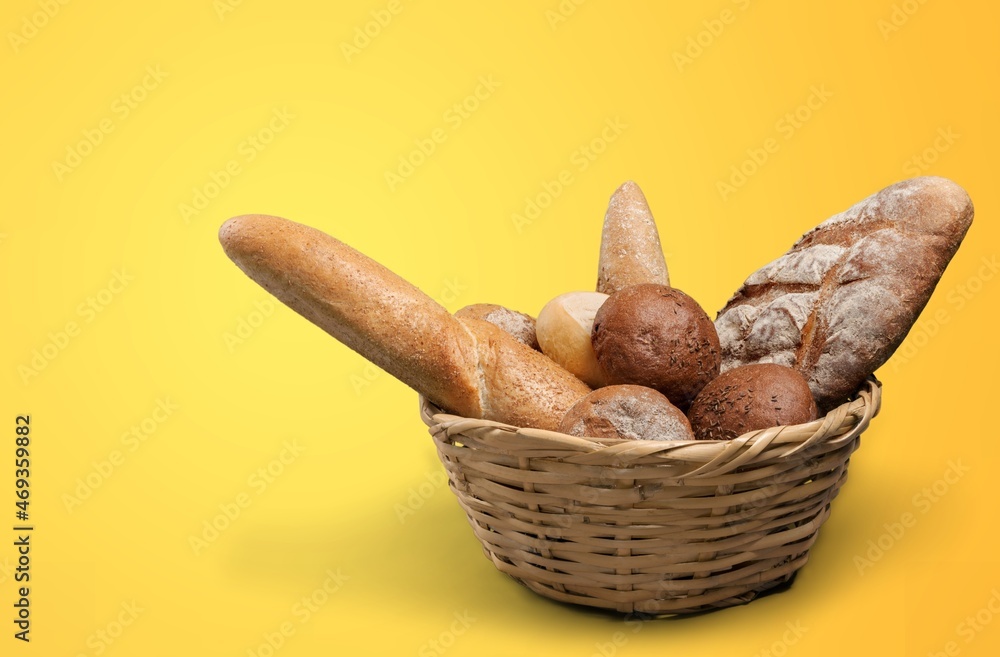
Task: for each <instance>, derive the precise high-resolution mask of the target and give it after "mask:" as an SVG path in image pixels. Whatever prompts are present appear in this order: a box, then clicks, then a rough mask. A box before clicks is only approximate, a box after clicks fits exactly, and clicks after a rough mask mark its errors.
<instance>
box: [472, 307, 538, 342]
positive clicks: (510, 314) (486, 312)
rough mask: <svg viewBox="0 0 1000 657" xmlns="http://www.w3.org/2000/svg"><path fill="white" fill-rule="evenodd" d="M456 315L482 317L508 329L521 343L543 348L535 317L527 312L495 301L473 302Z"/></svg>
mask: <svg viewBox="0 0 1000 657" xmlns="http://www.w3.org/2000/svg"><path fill="white" fill-rule="evenodd" d="M455 317H472V318H474V319H481V320H483V321H484V322H489V323H490V324H492V325H493V326H496V327H497V328H500V329H502V330H504V331H506V332H507V333H509V334H510V335H511V336H512V337H513V338H514V339H515V340H517V341H518V342H520V343H521V344H526V345H528V346H529V347H531V348H532V349H535V350H536V351H538V350H540V349H541V348H540V347H539V346H538V338H537V336H536V335H535V318H534V317H532V316H531V315H528V314H527V313H522V312H518V311H516V310H511V309H510V308H507V307H506V306H500V305H498V304H495V303H473V304H470V305H468V306H465V307H464V308H459V309H458V310H456V311H455Z"/></svg>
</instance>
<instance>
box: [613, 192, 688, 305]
mask: <svg viewBox="0 0 1000 657" xmlns="http://www.w3.org/2000/svg"><path fill="white" fill-rule="evenodd" d="M640 283H657V284H659V285H670V275H669V272H668V271H667V262H666V260H664V259H663V248H662V247H661V246H660V234H659V232H658V231H657V230H656V222H655V221H653V213H652V212H650V210H649V204H648V203H647V202H646V197H645V196H644V195H643V193H642V190H641V189H639V185H637V184H635V183H634V182H632V181H631V180H629V181H628V182H626V183H624V184H623V185H622V186H621V187H619V188H618V189H617V190H615V193H614V194H612V195H611V200H610V201H609V202H608V211H607V213H605V215H604V227H603V230H602V232H601V255H600V261H599V263H598V266H597V291H598V292H601V293H603V294H614V293H615V292H617V291H618V290H621V289H622V288H626V287H628V286H630V285H638V284H640Z"/></svg>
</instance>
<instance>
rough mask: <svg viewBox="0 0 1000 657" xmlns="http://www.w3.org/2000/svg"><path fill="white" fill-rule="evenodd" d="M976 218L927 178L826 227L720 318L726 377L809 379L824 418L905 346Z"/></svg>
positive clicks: (954, 194) (946, 187)
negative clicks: (743, 371) (779, 368)
mask: <svg viewBox="0 0 1000 657" xmlns="http://www.w3.org/2000/svg"><path fill="white" fill-rule="evenodd" d="M972 216H973V207H972V201H971V200H970V199H969V195H968V194H966V192H965V190H963V189H962V188H961V187H959V186H958V185H957V184H955V183H954V182H952V181H950V180H947V179H945V178H939V177H931V176H927V177H921V178H913V179H910V180H905V181H902V182H899V183H896V184H894V185H891V186H889V187H886V188H885V189H883V190H882V191H880V192H878V193H876V194H874V195H872V196H870V197H868V198H866V199H865V200H863V201H861V202H860V203H857V204H856V205H854V206H853V207H851V208H849V209H848V210H846V211H844V212H842V213H840V214H837V215H835V216H833V217H831V218H830V219H828V220H826V221H825V222H823V223H822V224H820V225H819V226H817V227H816V228H814V229H813V230H811V231H810V232H808V233H806V234H805V235H804V236H803V237H802V239H800V240H799V241H798V242H796V243H795V245H794V246H792V248H791V250H790V251H788V253H786V254H785V255H783V256H781V257H780V258H778V259H777V260H774V261H773V262H771V263H770V264H768V265H765V266H764V267H762V268H761V269H759V270H758V271H757V272H755V273H753V274H751V275H750V277H749V278H748V279H747V280H746V282H745V283H744V284H743V286H742V287H741V288H740V289H739V290H738V291H737V292H736V294H735V295H734V296H733V297H732V298H731V299H730V300H729V302H728V303H727V304H726V305H725V307H724V308H723V309H722V310H721V311H719V315H718V317H717V318H716V320H715V327H716V329H717V331H718V333H719V341H720V343H721V346H722V371H724V372H725V371H727V370H729V369H731V368H733V367H736V366H738V365H745V364H749V363H778V364H780V365H787V366H790V367H794V368H795V369H797V370H799V371H800V372H801V373H802V374H803V375H804V376H805V377H806V380H807V381H808V382H809V388H810V389H811V390H812V393H813V396H814V397H815V399H816V403H817V404H818V405H819V407H820V409H821V410H829V409H830V408H832V407H833V406H836V405H837V404H840V403H841V402H843V401H845V400H846V399H847V398H848V396H849V395H850V394H851V393H853V392H854V391H855V390H856V389H857V388H858V387H859V386H860V385H861V383H862V382H863V381H864V380H865V378H866V377H868V375H870V374H872V373H873V372H874V371H875V370H876V369H878V368H879V367H880V366H881V365H882V364H883V363H885V361H886V360H888V358H889V357H890V356H891V355H892V353H893V352H894V351H895V350H896V347H898V346H899V344H900V343H901V342H902V341H903V338H905V337H906V334H907V332H908V331H909V330H910V327H911V326H912V325H913V323H914V322H915V321H916V319H917V316H918V315H919V314H920V311H921V310H922V309H923V308H924V306H925V305H926V304H927V301H928V300H929V299H930V296H931V293H932V292H933V291H934V287H935V286H936V285H937V282H938V279H939V278H940V277H941V274H942V273H944V269H945V267H946V266H947V264H948V262H949V261H950V260H951V258H952V256H953V255H954V254H955V252H956V251H957V250H958V246H959V244H961V242H962V238H963V237H964V236H965V233H966V231H967V230H968V229H969V226H970V224H971V223H972Z"/></svg>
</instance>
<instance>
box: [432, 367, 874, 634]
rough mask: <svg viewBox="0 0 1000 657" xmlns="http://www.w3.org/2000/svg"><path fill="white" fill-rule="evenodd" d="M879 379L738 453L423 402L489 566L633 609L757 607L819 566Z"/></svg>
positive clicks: (749, 438)
mask: <svg viewBox="0 0 1000 657" xmlns="http://www.w3.org/2000/svg"><path fill="white" fill-rule="evenodd" d="M880 399H881V386H880V384H879V383H878V381H876V380H875V379H869V380H868V381H867V382H866V383H865V384H864V385H863V386H862V388H861V390H860V391H859V392H858V394H857V396H856V398H855V399H854V400H852V401H850V402H847V403H845V404H843V405H842V406H840V407H838V408H836V409H834V410H832V411H831V412H829V413H828V414H827V415H826V416H825V417H823V418H821V419H819V420H816V421H814V422H809V423H806V424H799V425H793V426H784V427H774V428H771V429H765V430H761V431H755V432H751V433H748V434H745V435H743V436H740V437H739V438H736V439H734V440H731V441H642V440H608V439H601V440H597V439H592V438H578V437H574V436H568V435H565V434H561V433H556V432H552V431H543V430H540V429H528V428H517V427H513V426H510V425H505V424H501V423H498V422H490V421H487V420H474V419H468V418H461V417H458V416H454V415H448V414H445V413H442V412H441V411H440V409H438V408H436V407H435V406H433V405H432V404H430V403H429V402H427V401H426V400H424V399H421V417H422V419H423V421H424V422H425V423H426V424H427V426H428V427H429V429H430V433H431V435H432V436H433V439H434V442H435V445H436V446H437V450H438V455H439V456H440V458H441V461H442V463H443V464H444V466H445V469H446V470H447V473H448V480H449V486H450V488H451V489H452V491H453V492H454V493H455V495H456V496H457V498H458V501H459V504H460V505H461V506H462V508H463V509H464V510H465V512H466V514H467V516H468V519H469V522H470V524H471V525H472V529H473V531H474V532H475V535H476V537H477V538H478V539H479V541H480V542H481V543H482V545H483V550H484V552H485V553H486V556H487V557H488V558H489V559H490V560H491V561H492V562H493V564H494V565H495V566H496V567H497V568H498V569H499V570H500V571H502V572H504V573H507V574H509V575H511V576H512V577H514V578H515V579H516V580H518V581H519V582H521V583H522V584H524V585H525V586H527V587H528V588H529V589H531V590H532V591H535V592H536V593H539V594H540V595H543V596H546V597H549V598H553V599H555V600H559V601H562V602H569V603H575V604H581V605H587V606H591V607H600V608H604V609H610V610H616V611H618V612H623V613H643V614H653V615H657V614H683V613H694V612H701V611H707V610H711V609H716V608H721V607H728V606H732V605H737V604H744V603H746V602H749V601H750V600H752V599H753V598H754V597H756V596H757V595H759V594H760V593H762V592H764V591H766V590H768V589H770V588H773V587H775V586H778V585H780V584H782V583H784V582H786V581H788V580H789V579H790V578H791V577H792V575H793V574H794V573H795V572H796V571H797V570H798V569H799V568H801V567H802V566H803V564H805V562H806V560H807V559H808V556H809V548H810V547H811V546H812V544H813V543H814V542H815V540H816V537H817V532H818V531H819V528H820V526H821V525H822V524H823V522H824V521H825V520H826V519H827V517H828V516H829V514H830V502H831V501H832V500H833V498H834V497H835V496H836V495H837V492H838V491H839V490H840V487H841V486H842V485H843V483H844V481H845V479H846V478H847V466H848V463H849V460H850V456H851V454H852V453H853V452H854V450H855V449H857V447H858V445H859V442H860V436H861V433H862V432H863V431H864V430H865V428H866V427H867V426H868V423H869V422H870V420H871V419H872V417H874V416H875V414H876V413H877V412H878V410H879V405H880Z"/></svg>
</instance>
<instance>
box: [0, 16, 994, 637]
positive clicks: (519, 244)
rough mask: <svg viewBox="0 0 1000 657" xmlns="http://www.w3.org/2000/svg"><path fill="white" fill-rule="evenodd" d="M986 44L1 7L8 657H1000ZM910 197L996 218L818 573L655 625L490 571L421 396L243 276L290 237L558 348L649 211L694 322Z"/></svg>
mask: <svg viewBox="0 0 1000 657" xmlns="http://www.w3.org/2000/svg"><path fill="white" fill-rule="evenodd" d="M998 21H1000V12H998V10H997V9H996V7H995V5H994V4H993V3H987V2H975V1H972V0H964V1H955V2H947V3H945V2H926V1H923V0H879V1H876V2H871V1H864V2H862V1H861V0H850V1H846V2H837V3H806V2H793V1H792V0H783V1H772V2H763V1H759V0H710V1H706V2H692V3H653V2H643V3H639V2H628V3H611V2H606V1H602V0H588V1H583V0H562V2H560V1H559V0H548V1H547V2H537V3H534V2H510V3H466V2H458V1H448V2H413V1H410V0H392V1H391V2H390V1H389V0H385V1H381V0H374V1H369V2H338V3H330V5H329V6H323V5H321V4H320V3H306V2H285V3H275V2H264V1H263V0H200V1H198V2H191V1H185V2H172V3H135V2H121V1H118V0H103V1H101V2H82V1H77V0H72V1H69V0H12V1H10V2H6V3H4V6H3V10H2V11H0V27H2V30H3V33H4V34H5V39H4V44H3V45H2V46H0V61H2V65H0V88H2V89H3V98H4V102H3V103H2V116H3V123H2V125H3V128H4V152H3V158H2V164H0V167H2V175H0V198H2V199H3V200H4V201H5V203H6V209H5V211H4V213H3V216H2V217H0V276H2V281H3V282H2V285H0V295H2V296H0V303H2V307H3V309H4V311H3V318H2V320H0V322H2V327H3V341H2V344H3V367H2V377H0V385H2V388H0V434H5V435H7V438H6V439H4V440H2V441H0V445H2V447H0V455H2V458H0V463H3V464H4V465H3V466H2V467H0V609H2V610H3V611H2V613H0V621H2V623H0V627H3V628H5V629H4V635H3V636H2V637H0V646H2V651H0V652H2V654H3V655H44V656H46V657H50V656H56V655H65V656H67V657H75V656H78V655H86V656H94V657H96V656H97V655H103V654H106V655H112V656H113V655H143V656H144V657H157V656H160V655H186V654H193V655H202V654H203V655H240V656H244V655H260V656H261V657H266V656H267V655H271V654H277V655H282V656H287V657H293V656H296V655H303V656H304V655H326V654H344V655H441V654H448V655H454V656H456V657H457V656H459V655H477V656H490V655H497V656H499V655H505V656H506V655H536V654H537V655H575V656H579V657H590V656H591V655H595V654H596V655H602V657H608V656H609V655H611V654H618V655H630V656H632V655H634V656H636V657H638V656H640V655H664V654H683V655H721V654H732V655H742V654H745V655H755V654H767V653H768V652H769V653H770V654H774V655H782V654H789V655H792V654H797V655H827V654H829V655H840V654H880V655H920V656H923V655H927V654H942V653H943V654H952V655H954V654H961V655H993V654H996V650H997V648H998V646H1000V617H997V615H996V614H997V612H1000V594H998V589H1000V563H998V560H997V552H996V545H997V541H998V539H1000V530H998V529H997V527H996V517H997V511H996V505H995V502H994V501H991V500H995V499H996V492H995V484H996V481H997V472H998V470H1000V453H998V449H997V444H996V440H995V438H996V429H995V426H994V424H995V423H994V421H993V419H994V408H995V405H996V400H995V395H996V390H997V389H996V384H995V381H996V377H995V373H996V372H997V369H998V362H997V347H996V337H995V336H996V324H995V322H996V321H997V316H996V313H995V308H996V306H997V301H998V290H1000V282H997V280H996V276H995V274H996V257H997V249H998V239H997V238H998V230H997V228H996V222H995V217H996V216H997V209H998V203H1000V193H998V190H997V187H996V184H995V177H996V174H997V171H996V166H995V164H994V162H995V160H994V158H995V156H996V153H997V151H998V148H1000V143H998V139H997V131H996V126H995V124H994V123H993V122H995V121H996V117H997V115H998V110H1000V106H998V98H1000V95H998V91H997V85H996V75H997V71H998V70H1000V48H998V46H997V39H996V26H997V24H998ZM740 169H742V170H743V171H742V172H741V173H734V171H736V172H739V171H740ZM920 173H930V174H935V175H943V176H947V177H950V178H952V179H954V180H955V181H957V182H959V183H960V184H962V185H963V186H964V187H965V188H966V189H967V190H968V191H969V193H970V195H971V197H972V199H973V200H974V202H975V204H976V219H975V222H974V223H973V226H972V229H971V230H970V232H969V235H968V237H967V239H966V241H965V243H964V244H963V246H962V247H961V249H960V251H959V253H958V255H957V256H956V258H955V260H954V261H953V262H952V264H951V265H950V267H949V269H948V271H947V272H946V274H945V276H944V278H943V279H942V281H941V283H940V285H939V287H938V290H937V292H936V293H935V295H934V297H933V298H932V299H931V301H930V304H929V305H928V307H927V309H926V310H925V312H924V315H923V317H922V319H921V321H920V323H919V324H918V326H917V328H916V329H914V331H913V332H912V333H911V335H910V337H909V338H908V339H907V342H906V343H904V345H903V347H902V348H901V350H900V352H897V354H896V356H895V357H894V359H893V361H891V362H890V363H889V364H887V365H886V366H885V367H883V368H882V370H881V371H880V372H879V375H880V377H881V378H882V380H883V382H884V406H883V412H882V414H881V415H880V417H878V418H877V420H876V421H875V422H874V424H873V426H872V427H871V429H870V430H869V431H868V432H867V433H866V434H865V437H864V439H863V442H862V446H861V449H860V451H859V452H857V453H856V454H855V457H854V459H853V461H852V465H851V476H850V480H849V482H848V483H847V485H846V486H845V488H844V490H843V491H842V493H841V495H840V496H839V497H838V498H837V500H836V502H835V504H834V508H833V515H832V517H831V519H830V520H829V522H828V523H827V524H826V525H825V526H824V528H823V530H822V532H821V536H820V539H819V541H818V543H817V544H816V546H815V547H814V548H813V551H812V556H811V559H810V561H809V563H808V565H807V566H806V567H805V568H804V570H803V571H802V572H801V574H800V576H799V578H798V579H797V581H796V583H795V585H794V586H793V587H792V588H791V589H790V590H789V591H786V592H784V593H781V594H780V595H776V596H771V597H767V598H764V599H761V600H758V601H755V602H753V603H752V604H750V605H748V606H745V607H740V608H734V609H729V610H725V611H720V612H717V613H712V614H708V615H705V616H700V617H696V618H690V619H684V620H679V621H665V622H656V623H648V624H636V623H631V624H629V623H623V622H622V620H621V619H617V618H615V617H613V616H609V615H604V614H598V613H594V612H590V611H587V610H582V609H576V608H571V607H567V606H562V605H557V604H555V603H552V602H549V601H547V600H544V599H542V598H539V597H537V596H535V595H534V594H531V593H530V592H528V591H527V590H526V589H523V588H521V587H520V586H518V585H517V584H515V583H514V582H513V581H511V580H510V579H508V578H506V577H505V576H503V575H501V574H499V573H498V572H496V571H495V569H494V568H493V566H492V565H491V564H490V563H489V562H488V561H487V560H486V559H485V558H484V557H483V555H482V553H481V550H480V548H479V545H478V544H477V543H476V541H475V539H474V538H473V536H472V533H471V531H470V530H469V527H468V525H467V523H466V520H465V518H464V516H463V514H462V513H461V511H460V509H459V507H458V505H457V504H456V502H455V500H454V499H453V498H452V496H451V494H450V493H449V492H448V491H447V488H446V487H443V486H442V485H441V481H442V471H443V470H442V468H441V466H440V465H439V464H438V462H437V461H436V457H435V454H434V451H433V448H432V444H431V441H430V438H429V436H428V435H427V433H426V430H425V428H424V426H423V424H422V423H421V422H420V420H419V417H418V414H417V398H416V394H415V393H414V392H413V391H411V390H409V389H408V388H406V387H405V386H403V385H402V384H400V383H398V382H397V381H395V380H394V379H393V378H392V377H390V376H389V375H387V374H384V373H381V372H379V371H378V370H375V369H374V368H372V367H371V366H368V365H367V363H366V361H364V360H363V359H362V358H360V357H359V356H357V355H355V354H354V353H353V352H350V351H349V350H348V349H346V348H345V347H343V346H342V345H340V344H338V343H337V342H335V341H334V340H333V339H331V338H329V337H328V336H327V335H325V334H324V333H322V332H321V331H319V330H318V329H316V328H314V327H312V326H311V325H309V324H308V323H307V322H306V321H305V320H303V319H301V318H299V317H298V316H297V315H295V314H294V313H292V312H291V311H289V310H287V309H285V308H284V307H282V306H280V305H279V304H277V303H274V302H273V301H271V300H270V299H269V298H268V296H267V295H266V293H264V292H263V291H262V290H261V289H260V288H258V287H257V286H256V285H255V284H253V283H252V282H251V281H249V280H248V279H246V278H245V277H244V276H243V275H242V274H241V273H240V272H239V271H238V270H237V269H236V268H235V267H234V266H233V265H232V264H231V263H230V262H229V261H228V260H227V259H226V258H225V256H224V255H223V253H222V250H221V249H220V247H219V245H218V242H217V239H216V231H217V229H218V227H219V225H220V224H221V223H222V222H223V221H224V220H225V219H226V218H228V217H230V216H233V215H237V214H242V213H248V212H257V213H270V214H277V215H281V216H286V217H288V218H291V219H294V220H297V221H300V222H303V223H307V224H311V225H313V226H316V227H319V228H321V229H323V230H325V231H327V232H329V233H331V234H333V235H335V236H337V237H339V238H340V239H342V240H344V241H346V242H348V243H349V244H351V245H353V246H355V247H356V248H358V249H360V250H361V251H363V252H364V253H366V254H368V255H370V256H372V257H373V258H375V259H377V260H379V261H380V262H382V263H384V264H386V265H387V266H389V267H390V268H392V269H393V270H395V271H396V272H398V273H400V274H401V275H403V276H404V277H406V278H407V279H409V280H410V281H412V282H414V283H415V284H417V285H418V286H420V287H421V288H422V289H423V290H425V291H427V292H428V293H429V294H430V295H431V296H433V297H435V298H436V299H438V300H439V301H441V302H442V303H443V304H445V305H446V306H447V307H448V308H449V309H451V310H456V309H458V308H459V307H461V306H463V305H466V304H468V303H473V302H478V301H488V302H495V303H502V304H506V305H508V306H511V307H513V308H517V309H520V310H523V311H526V312H530V313H536V312H537V311H538V310H539V309H540V308H541V306H542V305H543V304H544V303H545V302H546V301H547V300H548V299H549V298H551V297H553V296H555V295H557V294H559V293H562V292H565V291H568V290H573V289H589V288H591V287H592V285H593V282H594V280H595V276H596V272H595V267H596V256H597V249H598V243H599V229H600V223H601V220H602V218H603V213H604V210H605V207H606V203H607V199H608V196H609V195H610V194H611V192H612V191H613V190H614V189H615V187H616V186H617V185H619V184H620V183H621V182H623V181H625V180H627V179H634V180H635V181H637V182H638V183H639V184H640V186H641V187H642V188H643V190H644V191H645V193H646V195H647V197H648V199H649V202H650V204H651V206H652V209H653V212H654V214H655V216H656V217H657V221H658V225H659V229H660V231H661V235H662V238H663V243H664V248H665V250H666V252H667V255H668V261H669V265H670V269H671V278H672V279H673V282H674V284H675V285H676V286H677V287H679V288H681V289H683V290H685V291H686V292H688V293H689V294H691V295H693V296H694V297H695V298H696V299H698V300H699V301H700V302H701V303H702V305H703V306H704V307H705V308H706V309H707V310H708V311H709V313H710V314H712V315H713V316H714V312H715V311H716V310H718V309H719V308H720V307H721V306H722V305H723V304H724V302H725V301H726V299H727V298H728V296H729V295H730V294H731V293H732V292H733V291H734V290H735V288H736V287H737V286H738V285H739V284H740V283H741V282H742V280H743V279H744V278H745V277H746V275H747V274H749V273H750V272H751V271H753V270H754V269H756V268H757V267H759V266H760V265H762V264H763V263H765V262H767V261H769V260H771V259H773V258H774V257H776V256H778V255H780V254H781V253H783V252H784V251H785V250H786V249H787V248H788V246H789V245H791V244H792V243H793V242H794V241H795V239H797V238H798V236H799V235H801V234H802V233H803V232H804V231H806V230H808V229H809V228H811V227H812V226H814V225H815V224H816V223H818V222H819V221H821V220H823V219H825V218H827V217H828V216H830V215H832V214H834V213H836V212H839V211H841V210H843V209H845V208H846V207H848V206H850V205H851V204H853V203H854V202H856V201H858V200H860V199H861V198H863V197H865V196H867V195H869V194H871V193H873V192H875V191H877V190H878V189H880V188H881V187H884V186H886V185H888V184H891V183H892V182H895V181H897V180H900V179H902V178H906V177H911V176H913V175H918V174H920ZM725 185H729V187H725ZM532 203H534V204H537V206H538V207H532ZM542 206H544V207H542ZM18 414H30V415H31V428H32V438H33V442H32V459H33V469H32V473H31V492H32V497H31V505H30V521H31V523H32V524H33V526H34V527H35V531H34V533H33V536H32V553H31V556H32V562H31V582H30V586H31V593H30V597H31V610H32V612H31V613H32V616H31V618H32V627H31V635H30V636H31V642H30V643H29V644H24V643H23V642H21V641H18V640H16V639H14V637H13V634H14V631H15V627H14V625H13V622H12V621H13V619H14V615H15V611H16V610H15V609H14V607H13V605H14V603H15V602H16V599H17V596H16V594H15V581H14V575H15V572H14V571H15V569H14V566H15V565H16V561H17V559H16V557H17V553H16V551H15V547H14V546H13V542H14V541H15V540H16V538H17V536H16V535H15V533H14V532H13V531H12V530H11V527H12V526H13V525H14V523H15V518H14V513H15V511H16V508H15V506H14V504H15V501H16V498H15V489H14V467H13V459H14V447H15V446H14V422H15V416H16V415H18ZM213 524H214V525H215V526H216V527H217V528H221V530H220V529H217V528H213V527H212V525H213ZM970 619H971V620H970Z"/></svg>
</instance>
